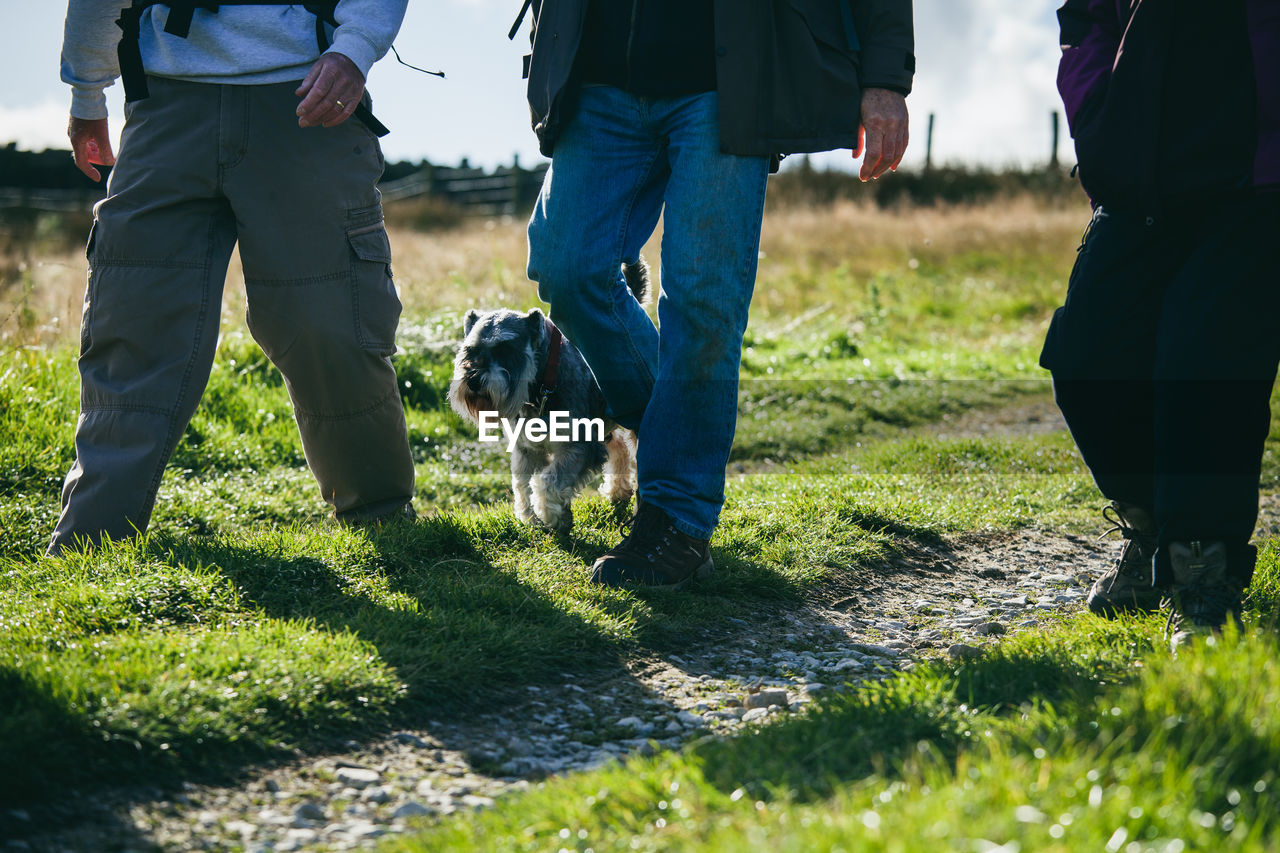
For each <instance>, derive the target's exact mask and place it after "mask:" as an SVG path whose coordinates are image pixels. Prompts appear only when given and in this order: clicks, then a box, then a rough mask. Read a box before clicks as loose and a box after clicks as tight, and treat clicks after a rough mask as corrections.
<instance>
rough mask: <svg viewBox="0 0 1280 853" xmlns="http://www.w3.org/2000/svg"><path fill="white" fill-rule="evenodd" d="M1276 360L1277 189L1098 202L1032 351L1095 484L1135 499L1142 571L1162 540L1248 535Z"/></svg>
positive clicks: (1279, 307)
mask: <svg viewBox="0 0 1280 853" xmlns="http://www.w3.org/2000/svg"><path fill="white" fill-rule="evenodd" d="M1277 361H1280V196H1275V195H1271V196H1261V197H1257V198H1251V199H1246V200H1239V201H1233V202H1225V203H1224V202H1215V203H1213V204H1205V205H1200V206H1197V207H1195V208H1182V209H1178V210H1176V211H1174V212H1171V213H1169V214H1168V215H1166V216H1162V217H1154V218H1153V217H1147V216H1142V215H1136V214H1129V213H1124V212H1118V211H1111V210H1107V209H1105V208H1099V209H1098V211H1097V212H1096V213H1095V215H1094V218H1093V221H1092V222H1091V223H1090V225H1089V229H1088V231H1087V232H1086V234H1085V239H1084V241H1083V242H1082V244H1081V247H1080V253H1079V257H1078V258H1077V260H1076V264H1075V268H1074V269H1073V270H1072V273H1071V281H1070V284H1069V285H1068V290H1067V300H1066V304H1065V305H1063V306H1062V307H1061V308H1059V309H1058V310H1057V312H1056V313H1055V314H1054V317H1053V322H1052V323H1051V324H1050V327H1049V333H1048V336H1047V338H1046V340H1045V345H1044V351H1043V352H1042V353H1041V356H1040V364H1041V366H1042V367H1046V368H1048V369H1049V370H1050V371H1052V373H1053V384H1054V393H1055V395H1056V397H1057V401H1058V405H1059V407H1060V408H1061V409H1062V413H1063V415H1064V417H1065V418H1066V420H1067V424H1068V426H1069V427H1070V428H1071V434H1072V437H1073V438H1075V440H1076V443H1077V445H1078V446H1079V448H1080V452H1081V454H1082V455H1083V456H1084V460H1085V463H1086V464H1087V465H1088V466H1089V470H1090V471H1091V473H1092V474H1093V477H1094V479H1095V481H1096V482H1097V484H1098V488H1099V489H1100V490H1101V491H1102V493H1103V494H1104V495H1105V496H1106V497H1108V498H1110V499H1112V500H1117V501H1123V502H1125V503H1131V504H1136V505H1138V506H1141V507H1143V508H1145V509H1147V510H1148V511H1150V512H1151V513H1152V514H1153V516H1154V518H1155V521H1156V524H1157V526H1158V528H1159V533H1158V545H1159V547H1158V549H1157V552H1156V559H1155V578H1156V581H1157V583H1167V582H1168V581H1169V580H1170V576H1169V570H1168V560H1167V556H1166V555H1165V552H1166V546H1167V545H1168V543H1170V542H1176V541H1181V542H1188V541H1194V540H1201V541H1206V542H1207V541H1212V540H1220V541H1222V542H1224V543H1225V544H1226V546H1227V551H1228V565H1229V571H1230V572H1231V574H1232V575H1233V576H1235V577H1236V578H1238V579H1239V580H1241V581H1242V582H1244V583H1246V584H1247V583H1248V581H1249V578H1250V577H1251V576H1252V573H1253V564H1254V557H1255V551H1254V549H1253V547H1252V546H1250V545H1249V544H1248V542H1249V538H1250V537H1251V536H1252V535H1253V528H1254V525H1255V523H1256V522H1257V517H1258V480H1259V476H1260V473H1261V466H1262V453H1263V443H1264V442H1265V440H1266V437H1267V433H1268V430H1269V427H1270V422H1271V413H1270V409H1269V403H1270V396H1271V388H1272V385H1273V383H1274V381H1275V376H1276V364H1277Z"/></svg>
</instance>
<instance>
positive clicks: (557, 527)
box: [530, 512, 573, 536]
mask: <svg viewBox="0 0 1280 853" xmlns="http://www.w3.org/2000/svg"><path fill="white" fill-rule="evenodd" d="M530 524H532V525H533V526H534V527H536V528H538V529H539V530H545V531H547V532H548V533H554V534H556V535H557V536H568V535H569V534H570V533H572V532H573V513H571V512H565V513H561V514H560V515H559V516H557V517H555V518H537V517H535V518H534V519H533V521H531V522H530Z"/></svg>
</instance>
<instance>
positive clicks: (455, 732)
mask: <svg viewBox="0 0 1280 853" xmlns="http://www.w3.org/2000/svg"><path fill="white" fill-rule="evenodd" d="M1062 428H1063V426H1062V424H1061V420H1060V419H1059V418H1058V417H1057V412H1056V409H1053V408H1052V402H1051V401H1046V400H1040V399H1037V400H1033V401H1027V402H1025V403H1019V404H1018V405H1017V406H1014V407H1011V408H1007V409H1002V410H999V411H997V412H986V413H968V414H966V415H964V416H962V417H960V418H958V419H956V420H955V421H953V422H948V423H943V424H939V425H937V426H936V427H934V428H933V429H934V430H935V431H936V433H937V434H945V435H953V436H971V435H997V434H1002V433H1008V434H1012V433H1014V432H1025V431H1026V430H1028V429H1034V430H1045V431H1047V430H1053V429H1062ZM1278 507H1280V503H1278V502H1277V501H1274V500H1273V501H1270V502H1269V510H1270V512H1269V518H1271V519H1274V518H1275V515H1276V512H1275V510H1276V509H1277V508H1278ZM1269 523H1273V522H1269ZM1116 547H1117V546H1116V544H1115V543H1113V542H1103V543H1095V542H1093V541H1090V540H1088V539H1085V538H1082V537H1077V536H1072V535H1062V534H1060V533H1056V532H1054V531H1048V530H1038V529H1027V530H1021V531H1016V532H1012V533H1007V532H1006V533H998V534H985V535H970V536H966V537H962V538H960V539H956V540H949V541H937V542H933V543H929V544H920V543H911V544H908V545H907V546H906V548H905V549H904V550H902V551H900V552H899V553H897V554H895V555H893V556H892V557H890V558H889V559H887V560H886V561H884V562H883V563H881V564H880V565H877V566H871V567H867V568H864V569H861V570H859V571H858V572H856V573H851V574H850V575H848V576H846V577H842V578H840V579H839V582H837V583H833V584H832V585H831V586H830V587H829V588H827V589H825V590H822V591H819V593H818V594H817V595H816V596H814V598H813V599H812V600H811V601H809V602H805V603H801V604H793V605H777V604H769V605H763V604H762V605H761V606H759V607H758V608H756V610H755V612H754V613H753V614H752V615H751V616H750V617H749V618H747V619H741V620H739V619H732V620H729V621H730V623H731V624H729V625H728V626H723V627H720V628H718V629H717V630H714V631H713V630H708V631H707V632H706V633H705V634H704V635H702V636H701V637H697V638H695V639H694V640H692V641H691V642H690V643H689V644H688V646H687V648H685V649H682V650H681V651H680V653H679V654H667V655H664V656H659V655H649V656H646V657H644V658H641V659H636V660H632V661H630V662H629V663H627V664H626V665H620V666H618V667H616V668H614V669H611V670H603V671H596V672H589V673H583V672H565V673H563V680H562V682H561V683H559V684H556V685H554V686H545V687H528V688H527V689H526V691H525V695H524V696H523V697H521V698H519V699H517V700H516V701H513V702H508V703H506V704H502V705H497V704H495V705H494V707H492V708H491V709H489V710H488V711H487V712H485V713H482V714H479V715H476V716H473V717H471V718H469V719H466V720H423V721H422V722H421V724H420V725H419V726H418V727H417V728H415V729H414V730H412V731H401V732H396V733H394V734H393V735H391V736H389V737H387V738H385V739H382V740H379V741H376V742H373V743H365V744H356V743H352V744H350V745H349V749H348V750H346V751H344V752H342V753H340V754H334V755H327V756H324V757H321V758H315V757H311V758H306V759H300V760H298V761H296V762H293V763H289V764H284V765H281V766H276V767H274V768H271V769H268V770H265V771H261V772H260V773H258V774H257V775H255V776H252V777H251V778H249V779H248V780H247V781H246V782H245V783H244V784H242V785H237V786H234V787H210V786H194V785H188V786H185V787H184V790H182V791H181V792H178V793H176V794H174V793H173V792H167V793H166V792H162V791H155V790H147V789H130V790H122V791H117V792H112V793H110V794H108V795H106V796H103V795H101V794H99V795H96V796H94V797H86V796H82V795H78V794H76V793H74V792H69V793H68V794H67V796H66V797H65V799H64V801H63V802H61V803H58V804H56V805H55V806H53V807H52V808H50V809H49V810H48V811H47V812H45V813H43V814H30V813H21V814H17V813H14V812H9V813H8V814H7V815H3V814H0V820H4V822H5V823H4V824H0V838H3V837H5V830H6V829H8V831H9V834H10V835H11V836H16V837H17V838H20V839H22V840H19V841H10V842H9V846H8V847H6V848H3V849H5V850H10V849H12V850H23V849H37V850H46V849H47V850H65V849H74V850H147V849H153V848H157V847H159V848H162V849H172V850H198V849H219V850H221V849H246V850H253V851H266V850H276V851H291V850H300V849H314V848H325V849H351V848H356V847H362V846H367V845H368V844H370V843H371V842H372V841H373V840H374V839H377V838H378V837H380V836H384V835H386V834H388V833H396V832H402V831H404V830H405V829H406V828H407V827H410V826H411V825H412V822H413V821H414V819H415V818H422V817H424V816H429V815H446V814H450V813H452V812H454V811H457V810H459V809H470V808H483V807H485V806H487V805H490V804H491V803H492V802H493V799H494V798H495V797H499V796H502V795H503V794H505V793H507V792H510V791H512V790H517V789H520V788H523V787H526V786H528V785H529V784H530V783H531V782H534V781H537V780H539V779H542V778H545V777H547V776H548V775H554V774H560V773H565V772H571V771H574V770H580V769H586V768H591V767H596V766H599V765H601V764H604V763H606V762H610V761H615V760H618V759H621V758H624V757H626V756H627V755H629V754H632V753H647V752H650V751H652V750H655V749H672V748H677V747H679V746H680V745H681V744H682V743H684V742H685V741H686V740H688V739H690V738H694V737H701V736H705V735H706V734H709V733H710V734H726V735H727V734H732V733H734V732H737V731H740V730H742V729H743V728H745V727H750V726H753V725H757V724H761V723H765V722H767V721H768V720H769V719H770V718H776V717H779V716H781V715H786V714H791V713H803V709H804V706H805V705H806V704H807V703H808V702H810V701H811V699H812V697H813V696H815V695H818V694H820V693H822V692H825V691H831V690H840V689H846V688H847V686H848V685H850V684H856V683H857V682H859V681H862V680H865V679H875V678H882V677H884V675H885V674H886V673H889V672H892V671H893V670H895V669H901V668H904V667H909V666H912V665H913V664H914V662H916V661H919V660H921V659H923V658H928V657H931V656H939V655H945V656H951V657H961V656H966V655H971V654H976V653H977V650H978V649H980V648H981V647H982V646H983V645H985V644H988V643H994V642H999V641H1000V637H1001V636H1002V635H1004V634H1005V633H1007V632H1011V631H1016V630H1022V629H1028V628H1033V627H1035V626H1037V625H1040V624H1043V623H1044V622H1045V621H1047V620H1052V619H1054V618H1056V617H1057V616H1058V615H1059V614H1062V613H1075V612H1078V611H1079V610H1080V609H1081V608H1082V606H1083V599H1084V596H1085V593H1086V590H1087V589H1088V587H1089V585H1090V584H1091V583H1092V582H1093V579H1094V578H1095V577H1096V576H1097V575H1098V574H1100V573H1101V572H1102V571H1103V570H1105V568H1106V567H1107V566H1108V565H1109V564H1110V561H1111V560H1112V559H1113V556H1114V551H1115V549H1116ZM51 827H56V829H51Z"/></svg>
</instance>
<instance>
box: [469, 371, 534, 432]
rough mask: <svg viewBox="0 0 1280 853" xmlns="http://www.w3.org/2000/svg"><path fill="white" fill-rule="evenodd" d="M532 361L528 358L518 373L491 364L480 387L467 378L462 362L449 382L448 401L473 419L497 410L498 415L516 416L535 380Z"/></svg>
mask: <svg viewBox="0 0 1280 853" xmlns="http://www.w3.org/2000/svg"><path fill="white" fill-rule="evenodd" d="M533 369H534V368H533V363H532V361H531V360H530V361H526V363H525V365H524V369H523V370H522V371H521V372H520V373H519V374H518V375H513V374H512V373H511V372H509V371H507V370H505V369H503V368H501V367H492V368H490V369H489V370H488V371H486V372H485V374H484V381H483V382H482V383H481V385H480V388H479V390H476V391H472V390H471V386H470V384H469V383H468V382H467V372H466V370H465V369H464V368H463V367H462V365H460V364H459V365H457V366H456V367H455V370H454V374H453V380H452V381H451V382H450V383H449V404H450V405H452V406H453V410H454V411H455V412H457V413H458V414H459V415H461V416H462V417H464V418H468V419H469V420H470V421H471V422H472V423H476V424H478V423H479V421H480V413H481V412H497V413H498V416H499V417H503V418H507V419H509V420H512V421H514V420H516V419H517V418H519V417H520V414H521V409H523V408H524V406H525V404H526V403H528V401H529V383H530V382H531V381H532V380H533Z"/></svg>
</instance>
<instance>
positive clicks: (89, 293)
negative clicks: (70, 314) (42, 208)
mask: <svg viewBox="0 0 1280 853" xmlns="http://www.w3.org/2000/svg"><path fill="white" fill-rule="evenodd" d="M97 236H98V220H97V219H96V218H95V219H94V220H93V225H91V226H89V240H88V242H86V243H85V246H84V257H85V260H86V261H88V262H89V263H88V266H87V267H85V274H84V306H83V307H82V308H81V309H80V354H81V355H84V354H85V353H86V352H88V351H89V346H90V344H92V343H93V335H92V334H91V333H90V331H89V330H90V323H91V322H92V320H93V300H94V293H93V280H94V275H93V268H94V262H93V247H94V244H95V243H96V242H97V239H96V238H97Z"/></svg>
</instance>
